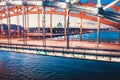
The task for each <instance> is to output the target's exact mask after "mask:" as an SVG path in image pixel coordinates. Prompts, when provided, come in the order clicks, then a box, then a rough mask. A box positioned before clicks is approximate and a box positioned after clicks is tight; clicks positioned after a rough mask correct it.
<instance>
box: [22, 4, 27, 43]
mask: <svg viewBox="0 0 120 80" xmlns="http://www.w3.org/2000/svg"><path fill="white" fill-rule="evenodd" d="M22 21H23V29H24V30H23V44H25V45H27V41H26V16H25V6H22Z"/></svg>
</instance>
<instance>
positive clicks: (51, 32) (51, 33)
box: [50, 8, 53, 38]
mask: <svg viewBox="0 0 120 80" xmlns="http://www.w3.org/2000/svg"><path fill="white" fill-rule="evenodd" d="M50 10H51V11H52V8H50ZM52 35H53V31H52V13H50V37H51V38H52Z"/></svg>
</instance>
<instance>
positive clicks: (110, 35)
mask: <svg viewBox="0 0 120 80" xmlns="http://www.w3.org/2000/svg"><path fill="white" fill-rule="evenodd" d="M58 38H59V39H63V38H64V36H63V37H58ZM70 39H71V40H80V35H79V34H77V35H70ZM82 39H83V40H89V41H96V40H97V32H94V33H86V34H83V35H82ZM100 40H101V41H102V42H118V41H119V32H117V31H100Z"/></svg>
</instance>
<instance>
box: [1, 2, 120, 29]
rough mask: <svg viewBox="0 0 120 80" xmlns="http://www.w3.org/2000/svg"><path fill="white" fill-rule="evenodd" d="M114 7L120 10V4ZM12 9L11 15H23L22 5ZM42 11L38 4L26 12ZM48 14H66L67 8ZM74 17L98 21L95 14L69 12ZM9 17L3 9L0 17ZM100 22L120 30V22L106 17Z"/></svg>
mask: <svg viewBox="0 0 120 80" xmlns="http://www.w3.org/2000/svg"><path fill="white" fill-rule="evenodd" d="M83 5H85V6H95V4H83ZM49 8H50V7H46V9H49ZM112 8H113V9H115V10H116V11H119V7H118V6H112ZM9 11H10V15H9V16H10V17H13V16H18V15H22V6H13V7H10V8H9ZM41 13H42V9H40V8H39V7H38V6H26V11H25V14H41ZM45 13H46V14H57V15H63V16H66V9H64V10H63V11H61V12H60V11H57V8H54V9H52V10H51V11H49V10H48V11H46V12H45ZM69 15H70V16H72V17H77V18H83V19H88V20H92V21H97V17H94V16H90V15H87V14H86V13H83V12H82V13H79V14H75V13H72V12H71V13H70V14H69ZM5 18H7V16H6V10H5V9H3V10H2V11H1V16H0V19H5ZM100 22H101V23H103V24H107V25H110V26H113V27H115V28H117V29H119V30H120V23H119V22H113V21H110V20H107V19H104V18H101V19H100Z"/></svg>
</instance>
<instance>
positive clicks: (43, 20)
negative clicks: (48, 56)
mask: <svg viewBox="0 0 120 80" xmlns="http://www.w3.org/2000/svg"><path fill="white" fill-rule="evenodd" d="M42 32H43V37H42V38H43V39H42V40H43V46H44V47H45V46H46V35H45V34H46V33H45V7H44V6H43V7H42Z"/></svg>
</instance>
